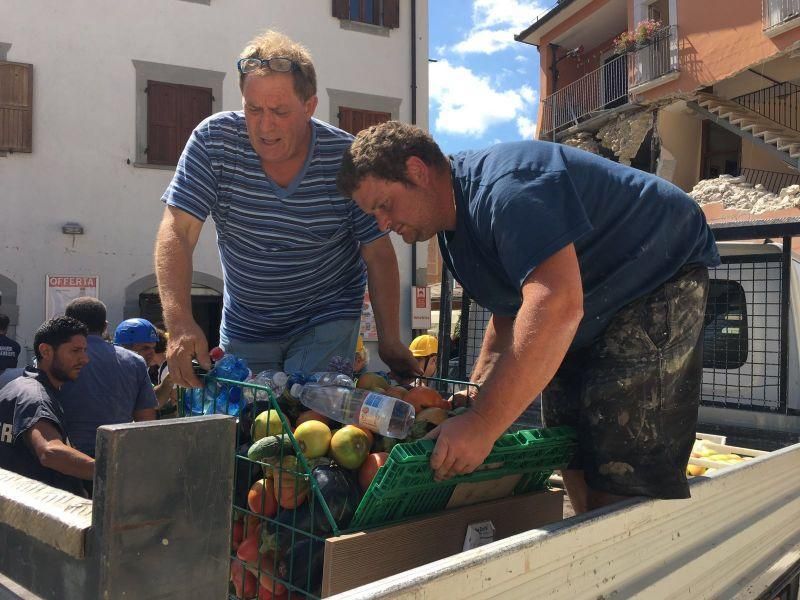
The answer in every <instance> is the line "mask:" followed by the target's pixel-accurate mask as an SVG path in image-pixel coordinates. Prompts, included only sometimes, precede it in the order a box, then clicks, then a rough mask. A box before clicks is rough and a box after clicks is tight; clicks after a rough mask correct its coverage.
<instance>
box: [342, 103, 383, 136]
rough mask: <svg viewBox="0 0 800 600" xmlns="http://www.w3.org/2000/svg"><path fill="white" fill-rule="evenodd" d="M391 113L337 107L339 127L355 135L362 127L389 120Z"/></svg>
mask: <svg viewBox="0 0 800 600" xmlns="http://www.w3.org/2000/svg"><path fill="white" fill-rule="evenodd" d="M391 118H392V115H391V113H385V112H377V111H372V110H359V109H357V108H347V107H345V106H340V107H339V129H343V130H345V131H347V132H348V133H352V134H353V135H356V134H357V133H358V132H359V131H361V130H362V129H366V128H367V127H371V126H372V125H377V124H378V123H384V122H386V121H389V120H391Z"/></svg>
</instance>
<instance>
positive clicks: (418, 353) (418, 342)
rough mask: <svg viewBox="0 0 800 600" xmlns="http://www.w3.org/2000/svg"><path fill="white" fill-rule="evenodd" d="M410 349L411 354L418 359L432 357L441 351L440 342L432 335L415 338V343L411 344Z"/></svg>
mask: <svg viewBox="0 0 800 600" xmlns="http://www.w3.org/2000/svg"><path fill="white" fill-rule="evenodd" d="M408 349H409V350H411V354H413V355H414V356H415V357H417V358H423V357H425V356H431V355H432V354H436V353H437V352H438V351H439V340H437V339H436V338H435V337H433V336H432V335H428V334H425V335H421V336H419V337H416V338H414V341H413V342H411V345H410V346H409V347H408Z"/></svg>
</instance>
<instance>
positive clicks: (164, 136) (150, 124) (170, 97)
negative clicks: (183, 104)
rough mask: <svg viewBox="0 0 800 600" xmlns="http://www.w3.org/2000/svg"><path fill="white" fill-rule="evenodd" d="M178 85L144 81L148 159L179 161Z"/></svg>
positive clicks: (156, 162)
mask: <svg viewBox="0 0 800 600" xmlns="http://www.w3.org/2000/svg"><path fill="white" fill-rule="evenodd" d="M177 147H178V86H177V85H173V84H170V83H161V82H158V81H148V82H147V162H148V163H149V164H152V165H174V164H177V162H178V155H177Z"/></svg>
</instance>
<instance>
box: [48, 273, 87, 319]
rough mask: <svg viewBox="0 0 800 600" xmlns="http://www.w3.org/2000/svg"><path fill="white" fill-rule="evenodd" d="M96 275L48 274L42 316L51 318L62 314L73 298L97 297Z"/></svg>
mask: <svg viewBox="0 0 800 600" xmlns="http://www.w3.org/2000/svg"><path fill="white" fill-rule="evenodd" d="M98 280H99V277H97V275H48V276H47V282H46V284H45V287H46V290H47V291H46V295H45V315H44V318H45V320H46V319H52V318H53V317H57V316H58V315H63V314H64V309H66V308H67V304H69V303H70V302H71V301H72V300H74V299H75V298H80V297H82V296H91V297H92V298H97V288H98Z"/></svg>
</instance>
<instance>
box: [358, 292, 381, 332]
mask: <svg viewBox="0 0 800 600" xmlns="http://www.w3.org/2000/svg"><path fill="white" fill-rule="evenodd" d="M360 333H361V339H362V340H364V341H365V342H376V341H378V328H377V327H376V326H375V313H374V312H373V311H372V302H370V300H369V291H365V292H364V305H363V306H362V307H361V329H360Z"/></svg>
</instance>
